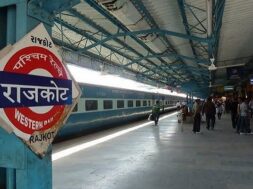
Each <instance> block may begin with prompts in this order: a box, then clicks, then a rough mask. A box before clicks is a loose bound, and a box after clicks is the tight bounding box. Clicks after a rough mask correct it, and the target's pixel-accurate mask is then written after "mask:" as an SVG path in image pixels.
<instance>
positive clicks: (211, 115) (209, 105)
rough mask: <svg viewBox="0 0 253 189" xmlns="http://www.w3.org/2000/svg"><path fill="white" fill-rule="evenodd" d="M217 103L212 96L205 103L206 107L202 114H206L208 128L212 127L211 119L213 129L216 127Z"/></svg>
mask: <svg viewBox="0 0 253 189" xmlns="http://www.w3.org/2000/svg"><path fill="white" fill-rule="evenodd" d="M215 112H216V109H215V105H214V103H213V102H212V98H211V97H208V99H207V102H206V103H205V104H204V107H203V109H202V114H204V113H205V114H206V124H207V126H206V128H207V129H208V130H209V129H210V121H211V129H214V124H215Z"/></svg>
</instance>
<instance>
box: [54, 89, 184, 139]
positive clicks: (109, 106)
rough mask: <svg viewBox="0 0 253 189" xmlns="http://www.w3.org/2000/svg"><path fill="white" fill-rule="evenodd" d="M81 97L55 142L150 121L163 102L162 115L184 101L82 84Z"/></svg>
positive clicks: (169, 96)
mask: <svg viewBox="0 0 253 189" xmlns="http://www.w3.org/2000/svg"><path fill="white" fill-rule="evenodd" d="M79 86H80V89H81V96H80V99H79V101H78V103H77V104H76V106H75V108H74V109H73V111H72V113H71V115H70V117H69V119H68V121H67V122H66V123H65V125H64V126H63V128H61V130H60V131H59V133H58V134H57V137H56V141H59V140H62V139H66V138H72V137H75V136H77V135H81V134H84V133H88V132H92V131H96V130H103V129H106V128H110V127H113V126H116V125H123V124H126V123H129V122H132V121H135V120H140V119H144V118H148V115H149V114H150V113H151V110H152V106H153V105H154V104H155V102H156V101H157V100H159V101H160V107H161V110H160V112H161V113H166V112H169V111H172V110H175V109H176V103H177V102H178V101H180V102H182V101H184V100H185V98H183V97H178V96H172V95H164V94H159V93H152V92H143V91H136V90H129V89H121V88H114V87H107V86H98V85H93V84H79Z"/></svg>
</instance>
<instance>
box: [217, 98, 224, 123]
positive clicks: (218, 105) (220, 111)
mask: <svg viewBox="0 0 253 189" xmlns="http://www.w3.org/2000/svg"><path fill="white" fill-rule="evenodd" d="M216 110H217V111H216V112H217V115H218V119H221V115H222V112H223V107H222V103H221V102H217V104H216Z"/></svg>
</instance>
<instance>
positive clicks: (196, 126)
mask: <svg viewBox="0 0 253 189" xmlns="http://www.w3.org/2000/svg"><path fill="white" fill-rule="evenodd" d="M192 111H193V129H192V131H193V132H194V133H199V132H200V124H201V116H202V115H204V114H205V116H206V124H207V126H206V128H207V129H208V130H209V129H214V124H215V114H216V107H215V104H214V103H213V102H212V98H211V97H209V98H208V99H207V101H206V102H205V103H202V102H201V101H200V99H196V100H195V103H194V104H193V108H192Z"/></svg>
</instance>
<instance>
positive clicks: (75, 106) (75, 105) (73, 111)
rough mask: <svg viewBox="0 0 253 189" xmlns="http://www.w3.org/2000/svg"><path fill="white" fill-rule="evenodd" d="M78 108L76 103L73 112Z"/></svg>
mask: <svg viewBox="0 0 253 189" xmlns="http://www.w3.org/2000/svg"><path fill="white" fill-rule="evenodd" d="M77 110H78V105H77V104H76V105H75V107H74V108H73V110H72V112H77Z"/></svg>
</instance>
